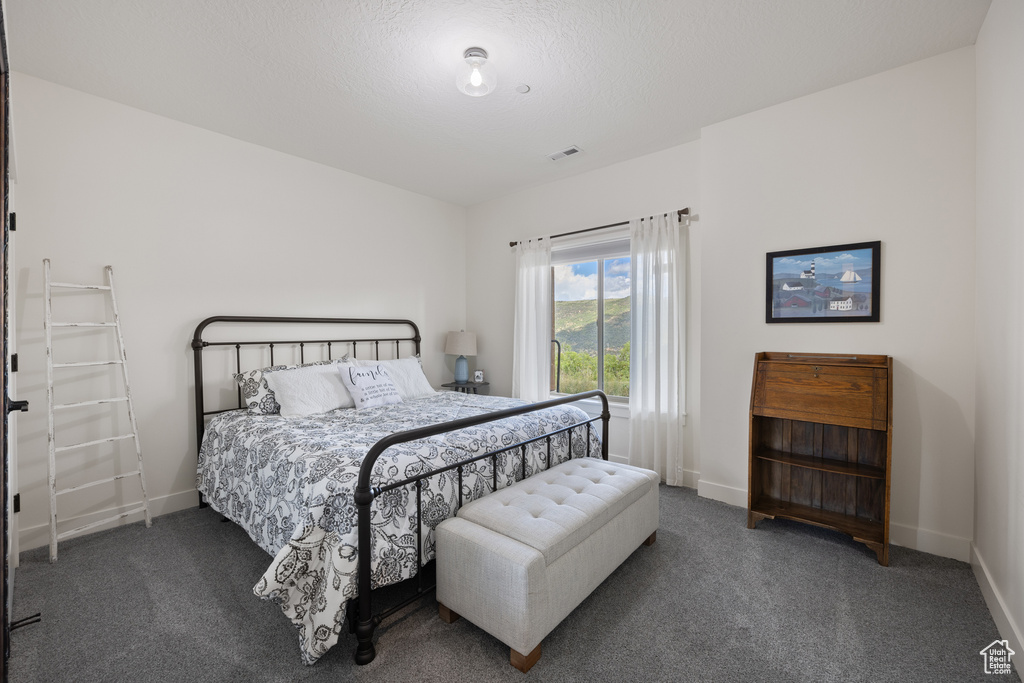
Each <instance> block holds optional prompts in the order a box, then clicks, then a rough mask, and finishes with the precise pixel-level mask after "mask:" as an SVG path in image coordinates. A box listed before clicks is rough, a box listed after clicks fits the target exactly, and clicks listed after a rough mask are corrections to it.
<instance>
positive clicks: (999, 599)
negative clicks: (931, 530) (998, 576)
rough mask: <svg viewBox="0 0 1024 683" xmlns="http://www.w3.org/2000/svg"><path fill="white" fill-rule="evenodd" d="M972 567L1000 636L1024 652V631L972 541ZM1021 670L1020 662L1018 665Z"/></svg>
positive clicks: (1012, 648)
mask: <svg viewBox="0 0 1024 683" xmlns="http://www.w3.org/2000/svg"><path fill="white" fill-rule="evenodd" d="M971 568H972V569H974V576H975V578H977V579H978V586H980V587H981V594H982V595H983V596H984V597H985V604H986V605H988V611H989V612H991V613H992V620H993V621H995V622H996V629H997V630H998V631H999V635H1000V637H1002V638H1003V639H1004V640H1007V641H1009V646H1010V649H1011V650H1013V651H1014V652H1018V653H1021V652H1024V631H1022V630H1021V628H1020V626H1019V625H1018V624H1017V622H1016V621H1014V619H1013V615H1012V614H1010V610H1009V609H1007V607H1006V602H1005V601H1004V600H1003V596H1002V595H1001V594H1000V593H999V589H998V588H996V585H995V583H993V581H992V575H991V574H990V573H989V571H988V566H987V565H986V564H985V560H984V559H983V558H982V557H981V555H979V554H978V548H977V546H975V545H974V544H973V543H971ZM1017 667H1018V668H1017V670H1018V671H1020V668H1019V667H1020V664H1018V665H1017Z"/></svg>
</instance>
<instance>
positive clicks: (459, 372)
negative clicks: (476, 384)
mask: <svg viewBox="0 0 1024 683" xmlns="http://www.w3.org/2000/svg"><path fill="white" fill-rule="evenodd" d="M467 382H469V361H467V360H466V357H465V356H459V357H458V358H456V359H455V383H456V384H466V383H467Z"/></svg>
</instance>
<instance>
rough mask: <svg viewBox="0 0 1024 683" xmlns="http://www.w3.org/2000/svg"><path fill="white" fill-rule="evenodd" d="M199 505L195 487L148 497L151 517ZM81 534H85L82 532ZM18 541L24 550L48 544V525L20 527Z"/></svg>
mask: <svg viewBox="0 0 1024 683" xmlns="http://www.w3.org/2000/svg"><path fill="white" fill-rule="evenodd" d="M135 505H137V503H129V504H128V505H124V506H122V507H120V508H110V509H108V510H102V511H99V512H94V513H90V514H88V515H81V516H79V517H74V518H71V519H66V520H60V521H61V522H62V523H61V524H60V526H58V527H57V528H58V530H60V529H61V528H64V527H65V526H67V527H69V528H74V527H76V526H81V525H83V524H88V523H89V522H92V521H95V520H99V519H103V518H105V517H110V516H112V515H116V514H117V513H118V512H120V511H121V510H123V509H124V508H128V507H134V506H135ZM196 505H199V492H198V491H196V490H195V489H191V490H189V491H181V492H179V493H172V494H170V495H167V496H160V497H159V498H150V499H149V514H150V516H152V517H159V516H160V515H166V514H167V513H169V512H176V511H178V510H184V509H185V508H190V507H195V506H196ZM141 519H142V515H141V514H137V515H131V516H129V517H125V518H122V519H119V520H116V521H113V522H110V523H108V524H103V525H100V526H98V527H96V528H95V529H90V530H89V532H90V533H95V532H97V531H104V530H105V529H113V528H114V527H118V526H124V525H126V524H133V523H135V522H138V521H140V520H141ZM82 535H83V536H85V535H87V534H82ZM18 543H19V550H20V551H21V552H24V551H26V550H31V549H33V548H39V547H40V546H44V545H49V544H50V525H49V523H47V524H40V525H37V526H32V527H22V528H21V529H19V532H18Z"/></svg>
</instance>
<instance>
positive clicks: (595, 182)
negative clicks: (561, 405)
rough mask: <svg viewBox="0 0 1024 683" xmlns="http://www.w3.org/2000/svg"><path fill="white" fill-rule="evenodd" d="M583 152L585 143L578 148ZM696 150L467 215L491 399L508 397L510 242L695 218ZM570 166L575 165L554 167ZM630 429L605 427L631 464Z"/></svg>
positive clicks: (694, 314) (473, 291)
mask: <svg viewBox="0 0 1024 683" xmlns="http://www.w3.org/2000/svg"><path fill="white" fill-rule="evenodd" d="M581 144H582V143H581ZM700 154H701V151H700V143H699V142H691V143H687V144H684V145H680V146H678V147H673V148H670V149H667V150H663V151H661V152H657V153H654V154H649V155H646V156H643V157H639V158H636V159H632V160H630V161H625V162H622V163H619V164H614V165H612V166H608V167H605V168H602V169H598V170H596V171H591V172H589V173H583V174H581V175H578V176H573V177H571V178H567V179H565V180H561V181H558V182H553V183H548V184H546V185H542V186H539V187H534V188H530V189H527V190H523V191H521V192H517V193H514V194H511V195H508V196H506V197H502V198H500V199H496V200H493V201H489V202H485V203H482V204H478V205H476V206H473V207H470V209H469V213H468V221H467V225H468V229H467V240H466V244H467V247H466V259H467V268H466V276H467V277H466V282H467V286H466V289H467V292H466V322H467V325H469V328H467V329H471V330H473V331H474V332H476V333H477V338H478V345H479V348H478V351H479V355H478V356H477V358H476V364H477V367H480V368H484V369H485V370H486V377H487V379H488V381H489V382H491V389H492V393H495V394H504V395H510V393H511V391H512V328H513V320H514V314H513V307H514V305H515V297H514V295H513V293H514V292H515V257H514V255H513V254H512V250H511V249H510V248H509V246H508V243H509V242H510V241H518V240H523V239H528V238H531V237H540V236H542V235H553V234H557V233H561V232H566V231H570V230H581V229H585V228H590V227H594V226H598V225H606V224H609V223H617V222H619V221H624V220H629V219H631V218H639V217H640V216H645V215H650V214H653V213H661V212H666V211H674V210H676V209H681V208H684V207H687V206H688V207H690V210H691V212H692V213H695V214H699V213H700ZM551 163H566V164H571V163H573V159H572V158H571V157H570V158H568V159H565V160H562V161H558V162H551ZM701 232H702V224H701V223H700V222H695V223H693V224H692V226H691V227H690V229H689V245H688V246H689V250H690V259H689V262H690V266H691V269H690V273H689V278H688V283H689V284H688V292H687V300H688V306H689V310H688V312H687V320H688V324H689V327H688V332H687V338H688V341H687V344H688V346H687V354H686V356H687V366H688V371H689V374H688V375H687V400H688V404H687V410H688V415H687V426H686V429H685V439H686V441H685V448H686V450H687V455H686V458H685V462H684V468H685V469H686V470H687V472H686V478H687V479H690V480H692V479H694V476H695V471H696V470H697V467H698V466H697V463H698V462H699V459H698V457H699V456H698V454H697V452H696V444H697V440H696V434H697V431H698V425H699V422H700V420H699V404H698V401H697V387H698V386H699V381H700V378H699V374H698V368H697V362H698V361H697V359H698V358H700V348H699V346H698V344H699V337H698V335H697V329H696V328H697V326H696V321H697V320H699V319H700V290H699V286H700V260H701V259H700V249H701V247H700V241H701ZM628 426H629V425H628V421H627V420H626V419H625V418H622V417H617V418H615V419H613V420H612V424H611V427H610V438H609V451H610V453H611V454H612V455H614V456H620V457H625V456H628V447H629V432H628Z"/></svg>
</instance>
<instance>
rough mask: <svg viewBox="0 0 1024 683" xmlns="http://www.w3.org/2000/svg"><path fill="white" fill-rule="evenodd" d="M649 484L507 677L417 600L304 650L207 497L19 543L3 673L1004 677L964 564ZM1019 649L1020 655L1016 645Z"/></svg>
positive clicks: (458, 629)
mask: <svg viewBox="0 0 1024 683" xmlns="http://www.w3.org/2000/svg"><path fill="white" fill-rule="evenodd" d="M890 556H891V560H890V566H889V567H881V566H879V565H878V563H877V562H876V560H875V555H874V553H873V552H870V551H868V550H867V549H866V548H865V547H863V546H861V545H859V544H856V543H853V542H852V541H851V540H849V539H848V538H847V537H845V536H843V535H841V534H837V533H833V532H828V531H825V530H821V529H817V528H815V527H811V526H806V525H802V524H796V523H791V522H786V521H781V520H765V521H763V522H760V523H759V524H758V528H757V529H756V530H753V531H751V530H748V529H747V528H746V511H745V510H744V509H741V508H736V507H731V506H728V505H724V504H722V503H718V502H715V501H711V500H707V499H703V498H698V497H697V495H696V493H695V492H694V491H693V490H690V489H676V488H667V487H664V486H662V488H661V528H660V529H659V531H658V541H657V543H655V544H654V545H653V546H651V547H649V548H640V549H638V550H637V552H635V553H634V554H633V555H632V557H630V558H629V559H628V560H627V561H626V563H625V564H623V565H622V566H621V567H620V568H619V569H618V571H616V572H615V573H614V574H613V575H612V576H611V577H610V578H609V579H608V580H607V581H606V582H605V583H604V584H603V585H602V586H601V587H599V588H598V589H597V591H595V592H594V593H593V594H592V595H591V596H590V598H588V599H587V600H586V601H585V602H584V603H583V604H582V605H581V606H580V607H579V608H578V609H577V610H576V611H575V612H574V613H573V614H572V615H570V616H569V617H568V618H567V619H566V620H565V621H564V622H563V623H562V624H561V625H560V626H559V627H558V628H556V629H555V630H554V631H553V632H552V633H551V634H550V635H549V636H548V637H547V639H545V641H544V645H543V655H542V657H541V659H540V661H539V662H538V663H537V665H536V666H535V667H534V668H533V669H532V670H531V671H530V672H529V673H528V674H527V676H528V678H524V677H523V674H521V673H520V672H518V671H516V670H515V669H513V668H512V667H511V666H509V663H508V656H509V655H508V648H507V647H505V646H504V645H502V644H501V643H499V642H498V641H497V640H495V639H494V638H492V637H491V636H489V635H487V634H486V633H484V632H483V631H481V630H479V629H477V628H476V627H474V626H473V625H472V624H470V623H467V622H466V620H465V619H462V620H459V621H458V622H456V623H454V624H450V625H449V624H445V623H444V622H442V621H441V620H440V619H439V618H438V617H437V608H436V603H435V602H434V601H433V600H424V601H423V602H421V603H419V604H417V605H415V606H412V607H410V608H408V609H407V610H406V611H405V612H404V613H403V614H401V615H400V616H398V617H396V618H395V619H394V620H392V621H391V622H389V623H385V625H384V626H383V627H382V628H381V629H378V631H377V653H378V654H377V659H376V660H375V661H374V662H372V663H371V664H369V665H368V666H365V667H359V666H356V665H355V664H354V663H353V662H352V650H353V648H354V646H355V638H354V637H353V636H350V635H348V634H347V633H346V634H345V635H344V636H343V637H342V641H341V643H340V644H339V645H338V646H336V647H335V648H334V649H333V650H332V651H331V652H330V653H328V655H327V656H326V657H324V658H323V659H321V660H320V662H319V663H317V664H316V665H315V666H312V667H306V666H304V665H303V664H302V663H301V660H300V658H299V653H298V645H297V639H296V636H295V633H294V631H293V630H292V628H291V626H290V625H289V624H288V622H287V621H286V620H285V618H284V617H283V616H282V615H281V613H280V612H279V610H278V609H277V607H275V606H274V605H273V604H270V603H268V602H263V601H261V600H259V599H258V598H256V597H255V596H254V595H253V594H252V586H253V585H254V584H255V583H256V581H257V579H258V578H259V577H260V575H261V574H262V573H263V571H264V570H265V569H266V567H267V565H268V564H269V563H270V557H269V556H268V555H267V554H266V553H264V552H263V551H262V550H260V549H259V548H258V547H257V546H256V545H255V544H254V543H253V542H252V541H251V540H250V539H249V538H248V536H247V535H246V534H245V532H244V531H242V530H241V529H240V528H239V527H237V526H235V525H234V524H229V523H222V522H221V521H220V517H219V516H218V515H217V514H216V513H214V512H213V511H211V510H209V509H205V510H199V509H193V510H186V511H182V512H177V513H174V514H171V515H166V516H163V517H160V518H158V519H156V520H155V521H154V524H153V527H152V528H150V529H146V528H145V527H144V526H142V525H141V524H136V525H132V526H128V527H122V528H120V529H117V530H114V531H109V532H103V533H100V534H96V535H93V536H87V537H83V538H79V539H73V540H70V541H67V542H64V543H62V544H61V547H60V559H59V561H58V562H57V563H56V564H54V565H51V564H49V563H48V561H47V549H46V548H39V549H36V550H33V551H30V552H26V553H23V554H22V557H21V562H22V564H21V567H20V568H19V569H18V570H17V574H16V585H15V589H14V618H15V619H18V618H21V617H24V616H27V615H29V614H31V613H34V612H42V615H43V621H42V623H40V624H34V625H30V626H27V627H25V628H22V629H19V630H16V631H14V632H13V633H12V635H11V660H10V680H11V681H13V682H14V683H22V682H28V681H47V682H51V681H340V680H355V681H429V680H436V681H474V682H475V681H485V680H486V681H490V680H508V681H524V680H533V681H621V682H623V683H625V682H626V681H634V680H647V681H742V682H744V683H746V682H752V681H765V682H771V683H779V682H782V681H815V682H820V681H843V682H844V683H847V682H853V681H872V682H878V681H927V682H928V683H935V682H936V681H958V682H959V681H987V682H988V683H993V681H999V682H1003V681H1020V678H1019V677H1018V675H1017V674H1016V673H1014V674H1013V675H1011V676H1006V675H1003V676H991V675H985V674H984V672H983V667H982V658H981V656H980V655H979V654H978V653H979V651H980V650H981V649H982V648H983V647H985V646H986V645H988V644H989V643H990V642H992V641H993V640H995V639H996V638H997V636H998V634H997V632H996V628H995V624H994V623H993V621H992V617H991V615H990V614H989V612H988V610H987V608H986V606H985V603H984V600H983V598H982V595H981V591H980V589H979V588H978V584H977V581H976V580H975V578H974V574H973V573H972V571H971V568H970V566H969V565H967V564H965V563H963V562H957V561H954V560H949V559H945V558H941V557H936V556H934V555H928V554H925V553H921V552H917V551H913V550H907V549H905V548H900V547H893V548H891V551H890ZM1020 656H1022V657H1024V655H1020Z"/></svg>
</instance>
